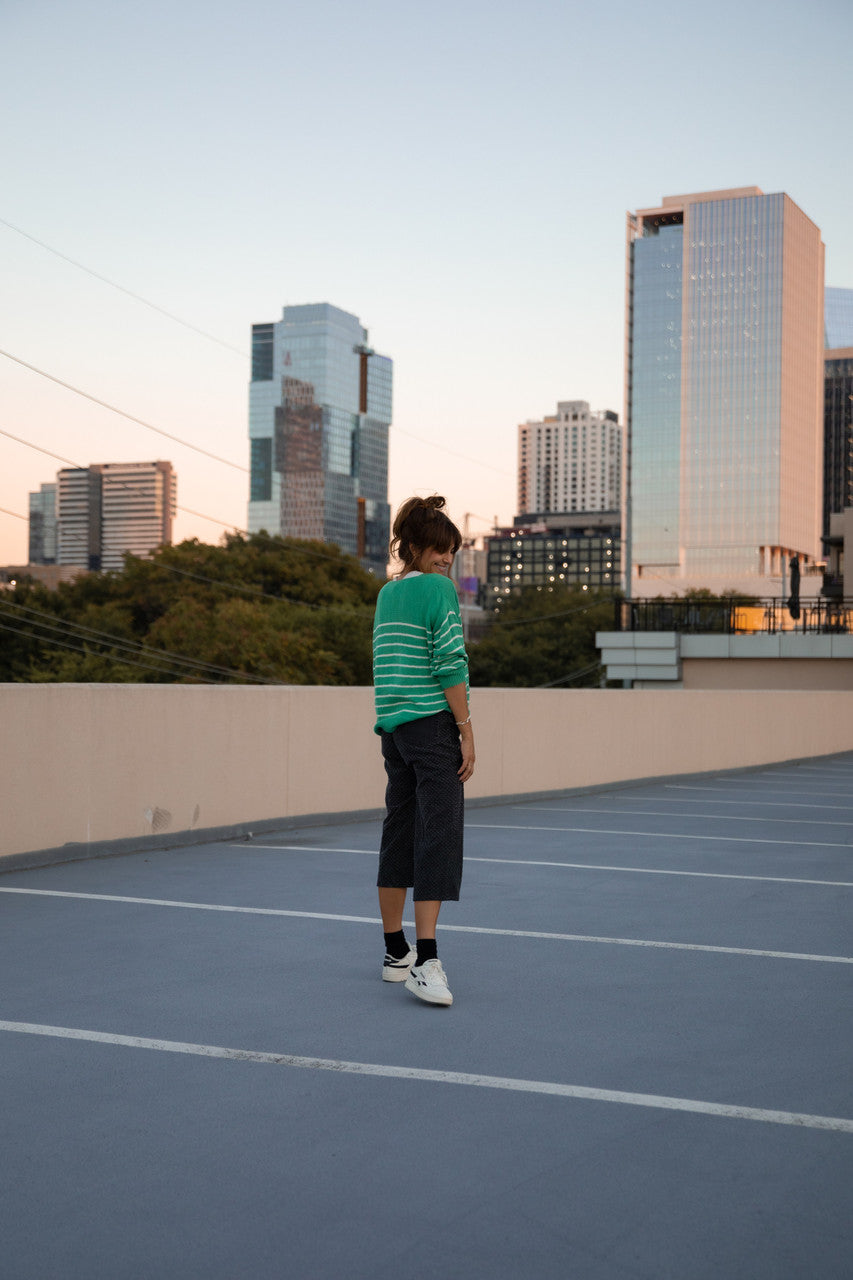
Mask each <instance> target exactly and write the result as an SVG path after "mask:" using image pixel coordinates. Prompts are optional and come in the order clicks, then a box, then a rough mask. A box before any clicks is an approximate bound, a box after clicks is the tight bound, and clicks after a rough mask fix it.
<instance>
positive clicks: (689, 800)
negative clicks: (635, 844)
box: [613, 783, 853, 813]
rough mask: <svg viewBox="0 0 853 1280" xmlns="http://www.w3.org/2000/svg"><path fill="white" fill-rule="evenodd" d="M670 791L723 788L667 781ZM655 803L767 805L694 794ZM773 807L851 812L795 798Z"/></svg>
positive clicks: (847, 807)
mask: <svg viewBox="0 0 853 1280" xmlns="http://www.w3.org/2000/svg"><path fill="white" fill-rule="evenodd" d="M666 785H667V787H668V788H669V790H670V791H716V790H720V791H722V790H723V789H724V788H722V787H720V788H716V787H688V786H684V785H683V784H678V783H667V784H666ZM613 799H614V801H616V800H618V799H619V797H618V796H614V797H613ZM654 803H655V804H740V805H743V806H746V805H750V806H755V805H760V806H761V808H762V809H766V808H767V807H768V802H767V801H766V800H718V799H716V797H715V798H714V799H712V800H697V799H696V798H695V797H694V796H655V797H654ZM775 808H777V809H779V808H781V809H820V810H821V811H822V812H825V811H826V810H827V809H833V810H834V809H839V810H841V812H843V813H853V805H849V804H800V803H798V802H797V801H796V800H794V801H791V802H790V803H788V802H787V801H783V802H776V804H775Z"/></svg>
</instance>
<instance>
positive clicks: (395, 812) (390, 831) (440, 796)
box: [376, 711, 465, 902]
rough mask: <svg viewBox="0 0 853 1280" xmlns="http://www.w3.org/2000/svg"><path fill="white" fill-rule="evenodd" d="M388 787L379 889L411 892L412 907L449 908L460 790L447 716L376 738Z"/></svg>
mask: <svg viewBox="0 0 853 1280" xmlns="http://www.w3.org/2000/svg"><path fill="white" fill-rule="evenodd" d="M381 738H382V755H383V758H384V760H385V772H386V774H387V775H388V781H387V785H386V788H385V806H386V810H387V812H386V815H385V821H384V823H383V824H382V844H381V846H380V850H379V875H378V878H377V881H376V883H377V884H378V886H379V887H380V888H382V889H386V888H387V889H409V888H413V889H414V893H413V895H412V897H413V900H414V901H415V902H456V901H457V900H458V898H459V889H460V885H461V883H462V837H463V820H464V808H465V801H464V787H463V784H462V782H461V781H460V779H459V775H458V773H457V770H458V769H459V768H460V767H461V764H462V749H461V747H460V745H459V730H458V729H457V727H456V722H455V721H454V719H453V715H452V713H451V712H450V711H441V712H439V713H438V715H434V716H424V717H423V718H421V719H419V720H409V721H407V722H406V724H401V725H399V726H398V727H397V728H396V729H394V730H393V731H392V732H391V733H382V735H381Z"/></svg>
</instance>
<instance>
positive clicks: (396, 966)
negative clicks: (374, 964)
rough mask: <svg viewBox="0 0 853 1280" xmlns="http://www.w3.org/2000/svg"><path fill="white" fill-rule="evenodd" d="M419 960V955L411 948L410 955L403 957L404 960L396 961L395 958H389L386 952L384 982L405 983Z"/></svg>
mask: <svg viewBox="0 0 853 1280" xmlns="http://www.w3.org/2000/svg"><path fill="white" fill-rule="evenodd" d="M417 958H418V953H417V951H416V950H415V948H414V947H410V948H409V952H408V955H405V956H403V959H402V960H395V959H394V957H393V956H389V954H388V952H387V951H386V952H385V963H384V964H383V966H382V981H383V982H405V981H406V979H407V978H408V976H409V970H410V969H411V967H412V965H413V964H414V963H415V961H416V960H417Z"/></svg>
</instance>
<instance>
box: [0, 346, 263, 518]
mask: <svg viewBox="0 0 853 1280" xmlns="http://www.w3.org/2000/svg"><path fill="white" fill-rule="evenodd" d="M2 354H3V353H2V352H0V355H2ZM0 436H6V438H7V439H8V440H14V441H15V443H16V444H22V445H24V446H25V447H26V448H27V449H34V450H35V451H36V453H43V454H45V455H46V456H47V457H48V458H55V459H56V461H57V462H67V463H68V465H69V466H70V467H75V468H76V470H78V471H88V467H84V466H83V464H82V462H75V461H74V459H73V458H66V457H65V456H64V455H63V454H61V453H54V451H53V450H52V449H45V448H43V446H42V445H40V444H33V442H32V441H31V440H24V439H23V438H22V437H21V436H15V435H13V434H12V432H11V431H5V430H4V429H3V428H2V427H0ZM212 456H213V455H211V457H212ZM121 488H122V489H127V491H128V492H129V493H133V492H135V490H134V487H133V485H130V484H127V482H126V481H122V482H121ZM3 509H4V508H0V510H3ZM175 510H176V511H183V512H184V513H185V514H186V515H190V516H198V517H199V518H200V519H201V520H209V521H210V522H211V524H218V525H221V526H222V528H223V529H234V531H235V533H245V532H246V530H245V529H235V526H234V525H233V524H231V523H230V522H229V521H226V520H220V519H219V518H218V517H217V516H207V515H205V514H204V512H203V511H193V510H192V509H191V508H190V507H182V506H181V505H180V504H178V503H176V504H175ZM6 514H7V515H10V516H14V515H17V514H18V513H17V512H16V511H7V512H6ZM20 518H21V519H22V520H26V519H27V517H26V516H21V517H20Z"/></svg>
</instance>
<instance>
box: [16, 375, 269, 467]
mask: <svg viewBox="0 0 853 1280" xmlns="http://www.w3.org/2000/svg"><path fill="white" fill-rule="evenodd" d="M0 356H5V357H6V359H7V360H14V362H15V364H19V365H22V366H23V368H24V369H29V370H30V371H31V372H32V373H37V374H39V376H40V377H42V378H47V379H48V380H49V381H50V382H55V383H56V384H57V386H59V387H64V388H65V390H66V391H73V392H74V394H75V395H78V396H82V397H83V399H84V400H90V401H91V402H92V404H96V405H99V406H100V408H102V409H109V410H110V412H111V413H117V414H118V415H119V417H121V418H127V419H128V421H129V422H135V423H136V424H137V425H138V426H140V427H146V428H147V429H148V430H149V431H156V433H157V435H158V436H165V437H166V439H167V440H173V441H174V442H175V443H176V444H181V445H183V446H184V448H185V449H193V450H194V451H195V452H196V453H202V454H204V456H205V457H206V458H212V459H213V461H214V462H221V463H222V464H223V465H224V466H226V467H233V468H234V470H235V471H242V472H244V474H246V475H248V473H249V468H248V467H244V466H242V465H241V464H240V463H239V462H232V461H231V459H230V458H221V457H220V456H219V454H217V453H211V452H210V451H209V450H208V449H202V448H201V446H200V445H197V444H191V443H190V441H189V440H182V439H181V437H180V436H176V435H173V434H172V433H171V432H170V431H164V430H163V428H162V427H155V426H154V425H153V424H152V423H150V422H145V421H144V419H142V418H137V417H135V416H134V415H133V414H132V413H125V411H124V409H118V408H116V406H115V405H114V404H107V402H106V400H99V399H98V398H97V396H93V395H90V394H89V392H88V391H82V390H81V389H80V387H74V386H72V385H71V383H70V382H63V381H62V379H61V378H55V377H54V376H53V374H52V373H47V372H46V371H45V370H44V369H39V368H37V367H36V366H35V365H34V364H28V363H27V361H26V360H22V359H21V358H20V357H19V356H13V355H12V353H11V351H2V350H0Z"/></svg>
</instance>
